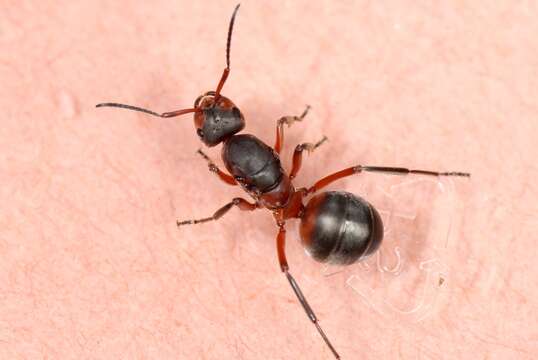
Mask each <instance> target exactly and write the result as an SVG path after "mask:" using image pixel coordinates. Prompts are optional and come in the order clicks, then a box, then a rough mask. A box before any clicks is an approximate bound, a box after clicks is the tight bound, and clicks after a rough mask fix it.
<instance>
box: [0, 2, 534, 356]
mask: <svg viewBox="0 0 538 360" xmlns="http://www.w3.org/2000/svg"><path fill="white" fill-rule="evenodd" d="M337 3H338V4H337ZM234 5H235V3H233V2H228V1H226V2H224V1H223V2H209V3H208V2H193V1H157V2H153V3H152V4H149V3H147V4H146V3H143V2H128V1H113V2H110V1H75V2H73V1H55V2H35V1H32V2H22V3H21V2H12V1H9V0H8V1H3V2H2V4H0V13H1V14H2V21H1V22H0V45H1V48H2V51H1V53H0V79H1V81H0V82H1V83H2V85H1V86H0V107H1V109H2V115H1V119H2V121H1V124H2V125H1V126H0V144H1V150H2V151H1V156H0V170H1V171H0V181H1V184H2V187H1V191H0V201H1V204H2V206H1V207H0V211H1V214H0V254H1V260H0V358H2V359H40V358H47V359H60V358H61V359H118V358H122V359H186V358H191V359H299V358H316V359H317V358H319V359H331V354H330V352H329V350H328V348H326V346H325V345H324V344H323V342H322V340H321V339H320V338H319V335H318V334H317V332H316V330H315V328H314V327H313V326H312V325H311V324H310V323H309V322H308V320H307V318H306V316H305V314H304V312H303V310H302V309H301V307H300V305H299V304H298V303H297V301H296V299H295V297H294V295H293V293H292V291H291V289H290V288H289V285H288V283H287V281H286V279H285V277H284V276H283V275H282V274H281V273H280V272H279V268H278V261H277V256H276V249H275V237H276V232H277V228H276V226H275V224H274V220H273V219H272V217H271V215H270V213H268V212H267V211H263V210H257V211H256V212H255V213H241V212H239V211H238V210H237V209H233V210H232V211H230V213H228V214H227V215H226V216H225V217H224V218H222V219H221V220H220V221H218V222H214V223H208V224H204V225H197V226H191V227H187V226H186V227H183V228H181V229H179V230H178V229H177V228H176V225H175V221H176V219H189V218H200V217H204V216H209V215H211V214H212V213H213V212H214V211H215V210H216V209H217V208H219V207H220V206H222V205H224V204H225V203H226V202H228V201H230V200H231V199H232V198H233V197H236V196H244V197H245V198H247V196H246V194H244V193H243V192H242V191H241V190H240V189H239V188H232V187H230V186H228V185H226V184H223V183H221V182H220V181H219V180H218V179H217V178H216V177H215V175H214V174H211V173H209V172H208V170H207V165H206V163H205V161H204V160H203V159H201V158H200V157H199V156H198V155H197V154H195V151H196V150H197V149H198V148H199V147H201V146H202V145H201V144H200V142H199V140H198V138H197V136H196V134H195V132H194V127H193V121H192V116H190V115H188V116H184V117H180V118H174V119H159V118H154V117H150V116H147V115H145V114H140V113H134V112H128V111H125V110H120V109H95V108H94V105H95V104H96V103H98V102H105V101H117V102H124V103H128V104H133V105H138V106H143V107H148V108H151V109H153V110H155V111H159V112H160V111H172V110H176V109H181V108H186V107H191V106H192V103H193V101H194V99H195V98H196V97H197V96H198V95H199V94H200V93H202V92H205V91H207V90H213V89H214V88H215V86H216V85H217V82H218V79H219V77H220V75H221V72H222V69H223V68H224V66H225V62H224V60H225V53H224V51H225V39H226V30H227V24H228V20H229V16H230V15H231V12H232V10H233V6H234ZM537 16H538V9H537V7H536V3H535V2H513V1H495V2H487V3H483V2H477V1H475V2H471V1H460V2H447V3H445V4H435V5H434V4H427V3H425V4H416V2H412V1H407V2H406V1H396V2H391V4H390V5H388V4H383V2H374V1H372V2H370V1H357V2H332V1H326V2H323V1H316V2H312V1H293V2H291V1H290V2H285V3H283V4H280V5H277V2H274V3H269V2H267V3H262V2H250V1H247V2H244V3H243V4H242V7H241V9H240V12H239V14H238V18H237V21H236V27H235V30H236V31H235V34H234V38H233V42H232V54H231V67H232V70H231V74H230V78H229V80H228V82H227V83H226V85H225V86H224V89H223V94H224V95H226V96H228V97H230V98H231V99H232V100H233V101H234V102H235V103H236V104H237V105H238V106H239V107H240V108H241V110H242V112H243V113H244V115H245V118H246V122H247V126H246V132H248V133H253V134H256V135H257V136H259V137H260V138H261V139H262V140H263V141H265V142H266V143H268V144H269V145H273V142H274V132H275V126H276V120H277V119H278V118H279V117H281V116H284V115H300V113H301V112H302V111H303V110H304V106H305V105H306V104H310V105H312V110H311V112H310V113H309V114H308V115H307V117H306V118H305V120H304V121H303V122H302V123H297V124H294V125H293V126H292V127H291V128H289V129H288V128H286V129H285V145H284V148H283V152H282V154H283V155H282V161H283V164H284V165H285V166H286V167H287V169H288V170H289V165H290V161H291V154H292V151H293V148H294V147H295V145H296V144H298V143H300V142H305V141H308V142H313V141H317V140H319V139H320V138H321V137H322V135H326V136H327V137H328V138H329V142H327V143H326V144H324V145H323V146H321V147H320V148H319V149H317V150H316V151H315V152H314V153H313V154H312V155H310V156H306V157H305V159H304V161H303V169H302V171H301V172H300V173H299V175H298V177H297V179H296V184H297V185H298V186H309V185H311V184H312V183H313V182H315V181H316V180H318V179H319V178H321V177H323V176H325V175H327V174H328V173H330V172H334V171H337V170H341V169H343V168H345V167H348V166H352V165H356V164H367V165H387V166H409V167H412V168H418V169H431V170H443V171H444V170H459V171H469V172H471V173H472V175H473V176H472V178H471V180H466V179H457V180H454V181H452V182H448V184H449V186H448V188H449V189H450V194H451V195H450V196H451V198H453V199H455V200H454V203H455V204H456V205H454V208H455V209H456V211H454V212H453V213H451V214H452V215H451V228H450V234H449V235H448V236H447V239H448V240H447V243H446V244H445V245H444V246H443V249H442V251H441V252H440V253H442V259H443V264H444V266H445V267H446V271H444V274H445V275H444V276H443V277H442V278H441V277H440V278H439V284H440V285H439V290H438V291H437V292H436V293H437V294H439V295H440V296H439V298H438V301H437V302H436V307H435V309H434V310H433V311H431V313H429V315H428V316H427V317H426V318H424V319H422V320H420V321H415V320H416V319H414V320H412V321H411V320H409V318H408V317H403V318H402V317H397V316H393V315H394V313H387V312H386V311H385V312H384V313H385V315H386V314H388V316H382V315H381V314H380V312H379V311H376V310H375V309H373V308H372V307H371V306H369V305H368V302H367V301H365V300H367V299H365V298H363V297H361V296H360V295H359V293H358V292H357V291H354V290H353V289H352V287H351V286H349V284H350V283H349V281H348V279H350V277H351V276H353V275H354V274H358V273H360V274H362V276H363V277H364V278H366V279H370V277H369V275H368V273H365V272H361V270H360V268H359V267H354V268H350V269H346V272H344V273H341V274H338V275H335V276H323V271H324V267H323V266H322V265H320V264H317V263H316V262H314V261H312V260H311V259H309V258H308V257H306V256H304V253H303V250H302V248H301V246H300V242H299V236H298V232H297V229H296V224H295V223H293V222H290V223H289V224H288V225H287V229H288V234H287V239H288V244H287V249H288V250H287V254H288V262H289V263H290V267H291V272H292V273H293V274H295V276H296V278H297V281H298V282H299V284H300V285H301V286H302V289H303V291H304V293H305V294H306V296H307V298H308V299H309V300H310V303H311V305H312V307H313V308H314V310H315V311H316V313H317V315H318V317H319V318H320V319H321V324H322V326H323V327H324V330H325V331H326V332H327V334H328V336H329V337H330V338H331V340H332V342H333V344H334V345H335V347H336V348H337V350H338V351H339V352H340V353H341V355H342V357H343V358H344V359H357V358H361V359H417V358H420V359H430V358H431V359H465V358H473V359H531V358H535V357H536V354H537V353H538V343H537V342H538V327H537V325H536V324H538V318H537V315H536V314H537V313H538V308H537V305H536V297H537V295H538V288H537V282H536V274H537V270H538V268H537V265H536V264H537V261H536V258H537V256H538V254H537V247H536V234H537V233H538V220H537V214H538V205H537V204H538V201H537V200H538V185H537V184H538V181H536V180H537V179H538V167H537V166H536V161H535V157H536V150H537V146H536V138H537V136H538V125H537V124H538V122H537V120H536V119H537V115H538V108H537V106H536V99H537V98H538V82H537V79H538V56H537V54H538V47H537V45H536V33H537V32H538V23H537V22H536V21H535V19H536V17H537ZM219 151H220V147H217V148H215V149H210V150H208V151H207V152H208V154H210V156H212V158H213V159H214V160H215V161H216V162H217V164H219V166H221V168H223V166H222V163H221V161H220V159H219ZM408 180H409V179H408V178H407V179H405V180H403V179H402V178H398V179H394V177H393V178H390V179H387V177H385V176H382V175H377V174H361V175H356V176H355V177H352V178H347V179H345V180H342V181H340V182H338V183H335V184H334V185H332V186H331V189H340V190H345V191H350V192H354V193H361V195H362V196H366V195H368V196H370V195H369V194H371V197H368V198H369V199H370V200H371V202H372V203H373V204H374V205H375V206H379V208H380V209H382V208H383V207H387V204H386V203H384V202H383V201H382V200H379V199H381V198H382V197H381V196H380V195H379V194H380V193H381V192H380V191H379V190H376V189H379V188H380V187H385V188H386V187H387V186H389V185H391V184H392V185H394V184H398V183H402V182H404V181H408ZM379 184H381V185H379ZM387 184H388V185H387ZM363 190H364V192H365V193H366V195H365V194H364V193H363ZM376 194H378V195H376ZM376 196H377V198H376ZM376 199H377V200H376ZM409 204H411V205H412V208H413V209H414V210H413V212H414V213H416V214H418V216H417V219H418V220H416V221H413V222H411V223H410V224H407V225H405V226H402V227H401V228H399V229H395V230H394V231H395V232H396V233H407V234H412V236H413V238H416V239H426V238H429V237H430V236H431V234H432V231H433V230H431V227H430V226H429V225H428V224H431V223H433V222H435V221H438V220H439V219H441V220H442V219H444V217H443V216H441V215H442V214H446V211H445V210H446V209H445V210H443V208H442V206H441V210H439V212H437V214H441V215H436V216H430V215H428V214H430V213H431V211H430V209H431V208H432V203H431V202H429V200H428V198H426V199H425V200H423V201H414V200H410V202H409ZM436 209H437V208H436ZM382 216H383V214H382ZM384 216H386V215H384ZM423 218H425V219H426V220H425V221H421V220H420V219H423ZM387 241H388V243H386V244H384V245H383V246H385V249H389V250H390V246H391V245H390V244H391V243H390V240H387ZM383 246H382V250H383ZM415 250H417V249H416V248H414V247H413V246H405V247H404V246H402V251H405V252H406V253H407V254H408V255H407V256H408V258H409V261H408V262H407V263H408V264H414V263H417V262H418V260H417V259H418V258H420V256H422V254H425V252H426V250H428V248H423V249H418V251H417V252H415ZM409 254H411V255H409ZM413 254H418V255H417V256H416V258H414V257H413ZM421 259H423V258H421ZM372 278H373V277H372ZM400 279H403V278H396V279H395V281H396V284H397V283H398V282H397V281H399V280H400ZM441 279H442V280H441ZM346 281H347V282H346ZM392 284H393V283H392ZM386 285H387V283H384V282H381V283H377V284H376V286H377V287H376V288H375V289H376V290H375V291H376V294H378V293H379V291H382V289H384V288H386V289H390V288H391V287H390V286H386ZM419 292H420V288H419V287H418V286H411V287H409V288H406V291H401V292H397V294H399V296H401V297H402V298H405V297H406V296H408V297H409V298H412V297H413V296H414V295H415V294H417V293H419Z"/></svg>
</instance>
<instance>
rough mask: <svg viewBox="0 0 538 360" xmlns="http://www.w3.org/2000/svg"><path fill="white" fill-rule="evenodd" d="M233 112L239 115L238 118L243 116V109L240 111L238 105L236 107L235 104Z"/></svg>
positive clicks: (236, 115)
mask: <svg viewBox="0 0 538 360" xmlns="http://www.w3.org/2000/svg"><path fill="white" fill-rule="evenodd" d="M232 113H233V114H234V116H235V117H238V118H240V117H241V111H239V109H238V108H237V107H235V106H234V108H233V109H232Z"/></svg>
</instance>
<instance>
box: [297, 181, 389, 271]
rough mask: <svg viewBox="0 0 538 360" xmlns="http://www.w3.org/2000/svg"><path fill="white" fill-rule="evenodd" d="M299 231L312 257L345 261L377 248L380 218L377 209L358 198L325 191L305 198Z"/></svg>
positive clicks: (379, 239) (339, 263) (331, 261)
mask: <svg viewBox="0 0 538 360" xmlns="http://www.w3.org/2000/svg"><path fill="white" fill-rule="evenodd" d="M300 234H301V240H302V243H303V246H304V247H305V249H306V251H307V253H308V254H309V255H310V256H311V257H313V258H314V259H315V260H317V261H319V262H328V263H331V264H338V265H349V264H353V263H354V262H356V261H359V260H361V259H363V258H365V257H367V256H368V255H370V254H372V253H374V252H375V251H376V250H377V249H378V248H379V245H381V241H382V240H383V222H382V221H381V217H380V216H379V213H378V212H377V210H376V209H375V208H374V207H373V206H372V205H371V204H369V203H368V202H367V201H365V200H363V199H362V198H360V197H358V196H355V195H353V194H351V193H348V192H343V191H329V192H324V193H321V194H318V195H316V196H314V197H313V198H312V199H311V200H310V201H309V202H308V204H307V205H306V208H305V210H304V214H303V216H302V218H301V225H300Z"/></svg>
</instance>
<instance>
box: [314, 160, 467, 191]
mask: <svg viewBox="0 0 538 360" xmlns="http://www.w3.org/2000/svg"><path fill="white" fill-rule="evenodd" d="M363 171H368V172H380V173H384V174H390V175H409V174H416V175H428V176H463V177H471V174H469V173H464V172H457V171H450V172H438V171H429V170H410V169H406V168H400V167H386V166H363V165H357V166H353V167H350V168H347V169H344V170H341V171H338V172H335V173H334V174H331V175H329V176H326V177H324V178H323V179H321V180H319V181H317V182H316V183H315V184H314V185H313V186H312V187H310V188H309V189H308V191H307V193H308V194H311V193H314V192H316V191H318V190H319V189H321V188H324V187H325V186H327V185H329V184H330V183H332V182H334V181H336V180H339V179H341V178H344V177H346V176H351V175H354V174H358V173H361V172H363Z"/></svg>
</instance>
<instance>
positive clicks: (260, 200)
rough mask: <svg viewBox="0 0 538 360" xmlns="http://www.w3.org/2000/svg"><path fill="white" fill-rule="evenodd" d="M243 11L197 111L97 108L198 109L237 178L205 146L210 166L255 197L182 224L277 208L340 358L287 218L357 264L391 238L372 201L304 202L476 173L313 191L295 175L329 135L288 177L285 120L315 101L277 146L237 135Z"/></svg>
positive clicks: (308, 243)
mask: <svg viewBox="0 0 538 360" xmlns="http://www.w3.org/2000/svg"><path fill="white" fill-rule="evenodd" d="M238 9H239V5H237V6H236V7H235V9H234V12H233V14H232V17H231V20H230V24H229V28H228V38H227V44H226V68H225V69H224V72H223V73H222V76H221V78H220V81H219V83H218V85H217V88H216V90H215V91H208V92H206V93H204V94H202V95H200V96H199V97H198V98H197V99H196V101H195V102H194V107H193V108H189V109H183V110H177V111H173V112H166V113H162V114H159V113H156V112H153V111H151V110H147V109H143V108H140V107H136V106H131V105H124V104H117V103H103V104H98V105H97V107H102V106H109V107H120V108H126V109H130V110H135V111H141V112H144V113H147V114H150V115H154V116H159V117H163V118H169V117H175V116H179V115H184V114H188V113H194V126H195V127H196V133H197V134H198V136H199V137H200V140H201V141H202V142H203V143H204V144H206V145H207V146H209V147H212V146H216V145H218V144H220V143H222V145H223V148H222V160H223V161H224V164H225V166H226V169H227V170H228V172H229V173H230V174H231V175H229V174H227V173H226V172H224V171H222V170H220V169H219V168H218V167H217V166H216V165H215V164H214V163H213V162H212V161H211V160H210V159H209V157H208V156H207V155H206V154H204V153H203V152H202V150H198V153H199V154H200V155H201V156H202V157H204V158H205V160H206V161H207V162H208V165H209V170H210V171H211V172H213V173H215V174H216V175H217V176H218V177H219V178H220V179H221V180H222V181H223V182H225V183H227V184H229V185H238V184H239V185H240V186H241V187H242V188H243V189H244V190H245V191H246V192H247V193H248V194H249V195H250V196H251V197H252V198H253V199H254V202H253V203H251V202H249V201H247V200H245V199H243V198H235V199H233V200H232V201H231V202H229V203H228V204H226V205H224V206H223V207H221V208H220V209H219V210H217V211H216V212H215V213H214V214H213V216H210V217H207V218H203V219H198V220H186V221H178V222H177V225H178V226H182V225H188V224H198V223H204V222H207V221H212V220H217V219H219V218H221V217H222V216H223V215H224V214H226V213H227V212H228V211H229V210H230V209H231V208H232V207H234V206H236V207H237V208H239V209H240V210H243V211H252V210H255V209H258V208H262V207H264V208H266V209H269V210H270V211H272V212H273V215H274V218H275V220H276V224H277V226H278V234H277V238H276V246H277V253H278V261H279V263H280V269H281V270H282V272H283V273H284V274H285V275H286V278H287V279H288V281H289V283H290V285H291V287H292V289H293V291H294V293H295V295H296V296H297V299H298V300H299V302H300V303H301V305H302V306H303V308H304V310H305V311H306V314H307V316H308V317H309V319H310V321H312V323H313V324H314V325H315V326H316V328H317V330H318V332H319V333H320V335H321V336H322V338H323V340H324V341H325V343H326V344H327V346H328V347H329V348H330V350H331V352H332V353H333V355H334V357H335V358H337V359H339V358H340V356H339V355H338V353H337V352H336V350H335V348H334V346H333V345H332V344H331V342H330V341H329V339H328V338H327V336H326V335H325V333H324V332H323V330H322V329H321V326H320V325H319V322H318V318H317V317H316V315H315V314H314V311H313V310H312V308H311V307H310V305H309V304H308V302H307V300H306V298H305V296H304V294H303V293H302V291H301V289H300V288H299V285H298V284H297V282H296V281H295V279H294V277H293V276H292V275H291V273H290V272H289V266H288V262H287V260H286V253H285V239H286V230H285V224H286V220H288V219H292V218H298V219H300V220H301V223H300V236H301V240H302V244H303V246H304V247H305V249H306V251H307V253H308V254H309V255H310V256H312V257H313V258H314V259H315V260H317V261H319V262H327V263H332V264H340V265H349V264H353V263H355V262H357V261H360V260H362V259H364V258H366V257H367V256H369V255H371V254H372V253H374V252H375V251H376V250H377V249H378V248H379V246H380V244H381V240H382V239H383V223H382V221H381V218H380V216H379V214H378V212H377V210H376V209H375V208H374V207H373V206H372V205H371V204H370V203H368V202H367V201H365V200H364V199H362V198H360V197H358V196H356V195H354V194H351V193H348V192H342V191H329V192H322V193H318V194H317V195H315V196H314V197H313V198H311V199H310V200H309V201H308V203H307V204H306V206H305V205H304V204H303V201H304V200H305V197H307V196H309V195H312V194H315V193H316V192H318V191H319V190H321V189H322V188H324V187H326V186H327V185H329V184H331V183H333V182H334V181H336V180H338V179H341V178H344V177H346V176H350V175H354V174H358V173H361V172H363V171H367V172H379V173H385V174H395V175H407V174H420V175H429V176H467V177H468V176H470V174H468V173H461V172H436V171H425V170H409V169H406V168H397V167H384V166H364V165H356V166H353V167H349V168H347V169H344V170H341V171H338V172H336V173H334V174H331V175H329V176H326V177H324V178H322V179H321V180H319V181H317V182H316V183H314V185H312V186H310V187H309V188H299V189H296V188H295V187H294V186H293V184H292V180H293V179H294V178H295V177H296V176H297V173H298V172H299V169H300V168H301V163H302V156H303V152H304V150H307V151H309V152H311V151H313V150H314V149H316V148H317V147H318V146H320V145H321V144H322V143H323V142H324V141H325V140H326V137H323V139H322V140H321V141H319V142H317V143H304V144H300V145H297V147H296V148H295V151H294V153H293V160H292V163H293V165H292V169H291V172H290V173H289V174H288V173H286V171H285V170H284V169H283V168H282V165H281V163H280V157H279V155H280V151H281V149H282V145H283V141H284V125H288V126H290V125H291V124H292V123H294V122H297V121H301V120H302V119H303V118H304V117H305V115H306V114H307V112H308V110H309V107H308V106H307V108H306V110H305V111H304V112H303V114H302V115H301V116H285V117H282V118H281V119H280V120H278V122H277V126H276V141H275V145H274V147H273V148H271V147H270V146H268V145H266V144H265V143H263V142H262V141H261V140H260V139H258V138H257V137H255V136H254V135H250V134H240V135H236V134H237V133H238V132H240V131H241V130H243V128H244V127H245V119H244V117H243V114H242V113H241V111H240V110H239V108H238V107H237V106H235V104H234V103H233V102H232V101H231V100H230V99H228V98H227V97H225V96H223V95H222V94H221V90H222V87H223V86H224V83H225V82H226V79H227V78H228V75H229V73H230V44H231V37H232V30H233V25H234V20H235V16H236V14H237V10H238Z"/></svg>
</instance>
